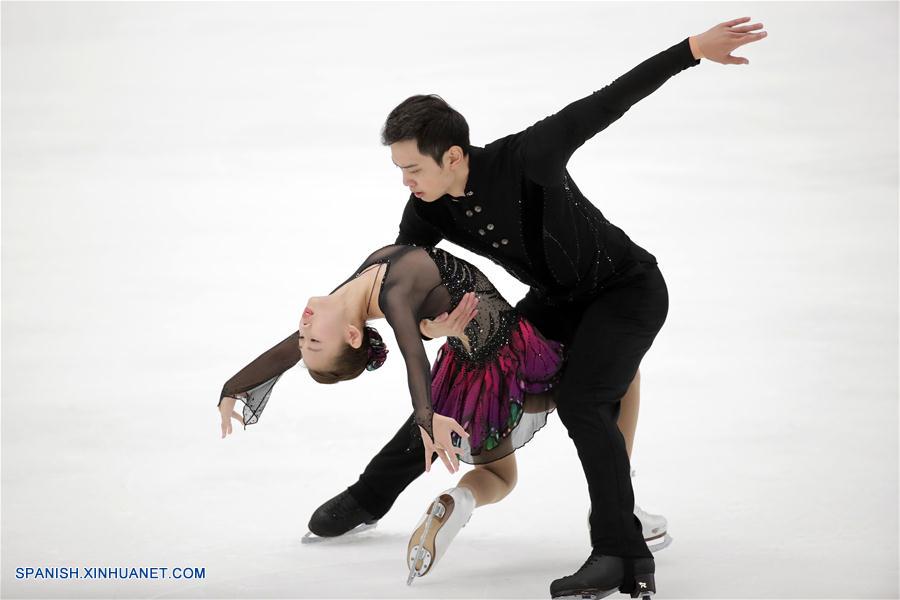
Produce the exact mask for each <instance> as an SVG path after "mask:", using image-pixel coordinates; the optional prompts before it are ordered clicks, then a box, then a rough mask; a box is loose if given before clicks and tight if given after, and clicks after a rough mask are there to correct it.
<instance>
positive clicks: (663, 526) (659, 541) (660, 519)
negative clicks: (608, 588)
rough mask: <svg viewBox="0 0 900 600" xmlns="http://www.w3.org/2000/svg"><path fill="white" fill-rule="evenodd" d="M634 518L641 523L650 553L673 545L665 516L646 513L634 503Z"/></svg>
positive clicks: (632, 473)
mask: <svg viewBox="0 0 900 600" xmlns="http://www.w3.org/2000/svg"><path fill="white" fill-rule="evenodd" d="M635 475H636V473H635V470H634V469H632V470H631V476H632V477H634V476H635ZM634 516H636V517H637V518H638V520H639V521H640V522H641V528H642V529H643V532H644V541H645V542H647V549H649V550H650V552H659V551H660V550H662V549H663V548H667V547H668V546H669V544H671V543H672V537H671V536H670V535H669V532H668V529H669V522H668V521H667V520H666V518H665V517H664V516H662V515H654V514H653V513H648V512H646V511H645V510H644V509H642V508H641V507H640V506H638V504H637V502H635V503H634Z"/></svg>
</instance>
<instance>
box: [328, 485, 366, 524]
mask: <svg viewBox="0 0 900 600" xmlns="http://www.w3.org/2000/svg"><path fill="white" fill-rule="evenodd" d="M328 511H329V512H330V513H331V516H332V517H333V518H335V519H344V518H346V517H348V516H350V515H353V514H356V513H359V512H365V511H364V510H363V508H362V507H361V506H359V504H358V503H357V502H356V500H355V499H354V498H353V496H351V495H350V494H349V493H346V492H345V493H344V494H342V495H340V496H338V498H337V499H336V502H335V503H334V504H333V505H332V506H329V507H328Z"/></svg>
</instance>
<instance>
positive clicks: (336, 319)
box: [299, 296, 355, 371]
mask: <svg viewBox="0 0 900 600" xmlns="http://www.w3.org/2000/svg"><path fill="white" fill-rule="evenodd" d="M351 328H352V325H350V323H348V321H347V318H346V316H345V315H344V314H343V311H342V310H341V306H340V303H339V302H336V301H335V300H334V299H333V298H331V297H330V296H324V297H323V296H314V297H312V298H310V299H309V301H308V302H307V303H306V308H304V309H303V314H302V315H301V316H300V328H299V329H300V342H299V344H300V352H301V353H302V354H303V363H304V364H305V365H306V366H307V368H309V369H312V370H314V371H328V370H329V369H330V366H331V365H333V364H334V363H335V361H336V360H337V357H338V356H339V355H340V353H341V350H342V349H343V347H344V345H345V344H348V343H351V340H352V337H351V335H350V330H351ZM353 329H355V328H353Z"/></svg>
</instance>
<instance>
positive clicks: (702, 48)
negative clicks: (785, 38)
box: [688, 17, 767, 65]
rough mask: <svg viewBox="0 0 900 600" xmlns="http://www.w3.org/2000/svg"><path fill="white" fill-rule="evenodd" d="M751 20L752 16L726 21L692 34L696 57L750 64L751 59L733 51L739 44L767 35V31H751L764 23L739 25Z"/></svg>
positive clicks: (754, 40) (723, 62)
mask: <svg viewBox="0 0 900 600" xmlns="http://www.w3.org/2000/svg"><path fill="white" fill-rule="evenodd" d="M749 20H750V17H741V18H740V19H733V20H731V21H725V22H724V23H719V24H718V25H716V26H715V27H712V28H711V29H709V30H707V31H704V32H703V33H701V34H700V35H693V36H691V37H690V38H689V39H688V42H689V43H690V46H691V52H692V53H693V54H694V58H706V59H709V60H711V61H713V62H717V63H721V64H723V65H749V64H750V61H749V60H747V59H746V58H744V57H743V56H731V51H732V50H734V49H735V48H737V47H738V46H743V45H744V44H749V43H751V42H756V41H759V40H761V39H763V38H764V37H766V35H767V33H766V32H765V31H760V32H757V33H751V32H752V31H753V30H754V29H759V28H761V27H762V26H763V24H762V23H756V24H755V25H742V26H740V27H738V26H737V25H738V24H739V23H746V22H747V21H749Z"/></svg>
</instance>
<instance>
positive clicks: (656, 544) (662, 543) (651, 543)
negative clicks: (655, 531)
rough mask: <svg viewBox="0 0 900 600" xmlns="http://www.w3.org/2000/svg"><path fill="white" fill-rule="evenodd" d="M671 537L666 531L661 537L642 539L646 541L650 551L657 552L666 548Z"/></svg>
mask: <svg viewBox="0 0 900 600" xmlns="http://www.w3.org/2000/svg"><path fill="white" fill-rule="evenodd" d="M672 539H673V538H672V536H670V535H669V534H668V533H666V534H665V535H664V536H663V537H662V538H656V539H653V540H644V541H645V542H647V549H648V550H650V552H659V551H660V550H662V549H664V548H668V547H669V546H670V545H671V544H672Z"/></svg>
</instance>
